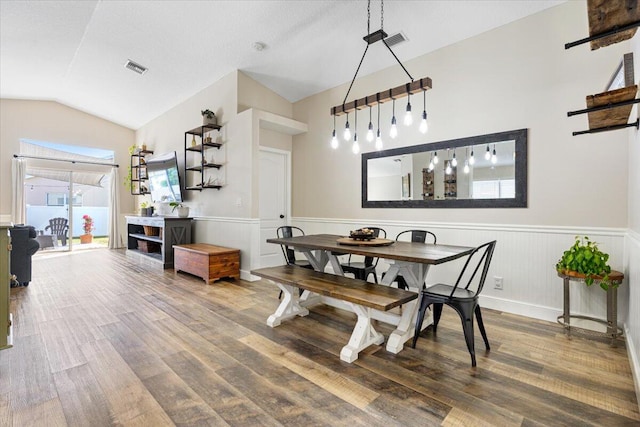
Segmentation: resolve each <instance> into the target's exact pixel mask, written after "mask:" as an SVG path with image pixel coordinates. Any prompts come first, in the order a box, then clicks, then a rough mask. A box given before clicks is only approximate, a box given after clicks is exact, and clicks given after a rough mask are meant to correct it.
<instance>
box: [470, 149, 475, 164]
mask: <svg viewBox="0 0 640 427" xmlns="http://www.w3.org/2000/svg"><path fill="white" fill-rule="evenodd" d="M475 163H476V158H475V157H473V145H472V146H471V156H469V164H470V165H471V166H473V165H474V164H475Z"/></svg>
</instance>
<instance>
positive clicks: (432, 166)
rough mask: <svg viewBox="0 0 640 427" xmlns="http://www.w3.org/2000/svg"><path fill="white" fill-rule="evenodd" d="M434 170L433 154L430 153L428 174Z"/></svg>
mask: <svg viewBox="0 0 640 427" xmlns="http://www.w3.org/2000/svg"><path fill="white" fill-rule="evenodd" d="M434 168H435V165H434V163H433V153H431V157H430V158H429V172H431V171H432V170H433V169H434Z"/></svg>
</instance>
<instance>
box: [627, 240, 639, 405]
mask: <svg viewBox="0 0 640 427" xmlns="http://www.w3.org/2000/svg"><path fill="white" fill-rule="evenodd" d="M625 242H626V243H625V267H626V268H625V275H626V277H627V281H626V283H625V285H627V284H628V286H627V289H628V295H629V297H628V301H629V304H628V309H627V313H626V314H627V318H626V321H625V327H624V334H625V338H626V340H627V353H628V354H629V363H630V364H631V370H632V371H633V379H634V382H635V387H636V396H638V406H639V407H640V234H639V233H636V232H634V231H629V233H628V235H627V238H626V239H625Z"/></svg>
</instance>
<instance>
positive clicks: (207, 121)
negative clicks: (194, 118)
mask: <svg viewBox="0 0 640 427" xmlns="http://www.w3.org/2000/svg"><path fill="white" fill-rule="evenodd" d="M200 114H202V124H203V125H216V124H218V119H217V118H216V115H215V113H214V112H213V111H211V110H209V109H208V108H207V109H206V110H201V111H200Z"/></svg>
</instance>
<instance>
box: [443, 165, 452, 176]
mask: <svg viewBox="0 0 640 427" xmlns="http://www.w3.org/2000/svg"><path fill="white" fill-rule="evenodd" d="M444 173H446V174H447V175H451V164H448V165H447V168H446V169H445V170H444Z"/></svg>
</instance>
